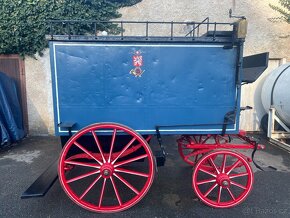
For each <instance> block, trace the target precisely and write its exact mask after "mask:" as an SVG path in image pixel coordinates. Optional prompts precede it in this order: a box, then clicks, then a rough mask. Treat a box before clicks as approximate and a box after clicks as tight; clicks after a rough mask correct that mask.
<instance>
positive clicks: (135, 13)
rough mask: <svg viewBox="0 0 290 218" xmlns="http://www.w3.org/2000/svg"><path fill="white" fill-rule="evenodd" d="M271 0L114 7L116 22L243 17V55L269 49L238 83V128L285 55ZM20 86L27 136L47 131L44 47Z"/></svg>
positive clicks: (286, 44) (289, 36) (253, 124)
mask: <svg viewBox="0 0 290 218" xmlns="http://www.w3.org/2000/svg"><path fill="white" fill-rule="evenodd" d="M277 2H278V1H277V0H236V1H234V0H163V1H161V0H143V1H142V2H140V3H139V4H137V5H135V6H132V7H126V8H122V9H120V12H121V13H122V15H123V16H122V18H121V20H140V21H144V20H145V21H146V20H150V21H196V22H198V21H202V20H203V19H204V18H205V17H210V20H211V21H213V22H215V21H216V22H232V21H233V19H230V18H228V10H229V8H233V9H234V11H233V12H234V14H236V15H244V16H246V17H247V19H248V22H249V26H248V35H247V38H246V44H245V51H244V54H245V56H246V55H250V54H255V53H260V52H265V51H269V52H270V58H272V60H271V61H270V63H269V68H268V69H267V71H266V72H265V74H264V75H263V76H262V77H261V78H259V79H258V80H257V81H256V82H255V83H253V84H251V85H245V86H243V91H242V105H243V106H246V105H251V106H253V107H254V110H251V111H246V112H243V114H242V116H241V128H243V129H245V130H249V131H255V130H259V125H260V124H259V122H260V119H261V117H262V116H263V114H265V111H264V109H263V107H262V104H261V100H260V92H261V87H262V84H263V81H264V79H265V76H266V75H267V74H268V73H270V72H271V70H272V69H274V68H276V67H277V66H278V65H279V64H280V61H279V59H282V58H288V60H289V58H290V26H289V24H286V23H271V22H270V21H269V20H268V18H271V17H276V16H280V14H278V13H276V12H275V11H273V10H272V9H271V8H270V7H269V6H268V5H269V3H272V4H277ZM125 29H126V32H125V34H129V35H130V34H136V33H141V31H143V32H142V34H144V28H143V27H142V29H141V28H140V27H137V26H125ZM150 31H152V33H154V32H155V33H158V34H160V33H164V34H167V33H168V31H169V28H167V27H164V28H161V29H160V28H157V27H154V26H152V27H151V28H150ZM184 32H185V29H184V27H177V28H176V29H175V33H176V34H184ZM25 69H26V84H27V101H28V113H29V114H28V116H29V129H30V134H32V135H42V134H53V132H54V130H53V111H52V94H51V78H50V65H49V55H48V51H45V52H44V56H43V57H37V60H35V59H33V58H26V60H25Z"/></svg>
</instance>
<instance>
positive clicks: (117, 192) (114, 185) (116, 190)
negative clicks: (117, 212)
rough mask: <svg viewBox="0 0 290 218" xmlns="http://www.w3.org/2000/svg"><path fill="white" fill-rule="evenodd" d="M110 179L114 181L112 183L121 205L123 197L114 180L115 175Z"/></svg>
mask: <svg viewBox="0 0 290 218" xmlns="http://www.w3.org/2000/svg"><path fill="white" fill-rule="evenodd" d="M110 179H111V182H112V185H113V188H114V191H115V194H116V197H117V199H118V202H119V205H120V206H121V205H122V200H121V197H120V194H119V191H118V189H117V187H116V184H115V182H114V179H113V177H110Z"/></svg>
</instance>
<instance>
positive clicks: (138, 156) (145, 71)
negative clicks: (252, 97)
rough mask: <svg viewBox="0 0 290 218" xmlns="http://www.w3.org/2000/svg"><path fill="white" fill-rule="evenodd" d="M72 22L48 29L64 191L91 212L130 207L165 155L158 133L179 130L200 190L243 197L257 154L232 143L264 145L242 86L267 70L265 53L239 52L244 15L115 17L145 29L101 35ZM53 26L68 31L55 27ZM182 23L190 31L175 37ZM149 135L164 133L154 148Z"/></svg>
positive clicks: (224, 203)
mask: <svg viewBox="0 0 290 218" xmlns="http://www.w3.org/2000/svg"><path fill="white" fill-rule="evenodd" d="M87 22H88V23H90V25H92V26H95V27H96V26H97V25H100V24H101V23H102V22H97V21H87ZM76 24H80V21H52V33H51V35H50V59H51V72H52V90H53V103H54V105H53V106H54V122H55V133H56V135H57V136H60V137H61V141H62V144H63V149H62V152H61V154H60V158H59V161H58V164H57V165H58V177H59V180H60V183H61V185H62V188H63V189H64V191H65V192H66V194H67V195H68V196H69V197H70V198H71V199H72V200H73V201H74V202H75V203H76V204H78V205H80V206H81V207H83V208H85V209H88V210H91V211H95V212H105V213H107V212H117V211H122V210H125V209H128V208H129V207H131V206H133V205H135V204H136V203H137V202H139V201H140V200H141V199H142V198H143V197H144V196H145V194H146V193H147V192H148V190H149V188H150V186H151V184H152V182H153V179H154V174H155V169H156V166H157V165H164V163H165V159H166V155H165V151H164V147H163V145H162V137H163V136H164V135H178V139H177V146H178V151H179V153H180V156H181V157H182V158H183V160H184V161H185V162H186V163H188V164H190V165H192V166H194V168H193V176H192V187H193V190H194V191H195V194H196V195H197V197H199V198H200V200H201V201H203V202H204V203H205V204H207V205H209V206H212V207H216V208H228V207H232V206H235V205H237V204H239V203H240V202H242V201H243V200H244V199H245V198H246V197H247V196H248V194H249V193H250V191H251V189H252V186H253V180H254V174H253V172H252V169H251V166H250V164H249V162H251V161H252V158H251V157H247V156H246V155H245V154H242V153H240V152H237V151H236V150H238V149H253V150H256V149H258V148H261V147H262V146H260V145H258V144H257V143H256V142H255V141H253V140H252V139H250V138H248V137H247V136H246V134H245V132H244V131H240V130H239V115H240V112H241V110H243V109H247V108H243V107H241V106H240V96H241V85H242V84H243V83H245V82H247V83H248V82H253V81H254V80H255V79H256V78H257V77H258V76H259V74H260V73H262V70H261V69H260V68H259V72H255V69H257V66H255V65H257V62H263V63H264V64H265V63H266V59H267V55H258V56H253V57H248V58H243V44H244V39H245V32H246V28H245V27H246V21H245V19H241V20H239V21H238V22H235V23H211V22H209V20H208V19H206V20H204V21H203V22H201V23H194V22H128V21H127V22H125V21H117V22H115V24H118V25H119V26H120V27H122V28H123V25H125V24H126V25H129V24H134V25H137V24H138V25H143V26H144V27H145V28H144V34H143V35H139V36H126V35H125V33H126V32H123V31H121V33H120V35H113V36H108V35H105V34H104V35H103V36H99V35H96V30H95V31H94V34H93V35H88V34H86V35H82V36H79V35H76V34H74V33H73V31H71V29H72V28H73V26H74V25H76ZM54 25H66V27H68V29H70V30H69V31H68V32H67V33H66V34H55V33H54V32H53V26H54ZM151 25H160V26H162V25H167V26H169V29H170V31H169V34H168V35H167V36H158V35H157V36H156V35H155V36H152V35H151V34H150V26H151ZM178 25H183V26H187V27H189V28H190V31H189V33H188V34H185V36H182V37H181V36H176V35H175V34H174V28H175V27H177V26H178ZM201 28H204V33H202V34H201V33H200V31H201ZM225 29H226V30H225ZM243 60H245V61H244V74H243ZM261 60H262V61H261ZM153 136H156V137H157V139H158V140H157V141H158V142H159V146H158V147H159V149H158V151H157V152H155V154H153V152H152V150H151V148H150V146H149V144H150V141H151V138H152V137H153ZM52 171H53V170H52ZM36 185H40V186H41V185H42V184H40V183H39V182H38V183H37V182H36ZM42 186H43V185H42ZM44 186H45V185H44ZM46 191H47V189H46ZM31 192H33V188H30V189H29V190H28V191H26V192H25V194H24V196H23V197H30V196H31ZM34 192H35V190H34ZM34 194H35V193H34Z"/></svg>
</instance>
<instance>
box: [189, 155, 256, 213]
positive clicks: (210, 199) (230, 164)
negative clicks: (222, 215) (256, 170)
mask: <svg viewBox="0 0 290 218" xmlns="http://www.w3.org/2000/svg"><path fill="white" fill-rule="evenodd" d="M205 164H210V165H211V166H212V167H213V168H214V170H208V169H207V168H206V167H205ZM253 181H254V174H253V171H252V169H251V166H250V165H249V163H248V162H247V161H246V160H245V159H244V158H243V156H242V155H240V154H238V153H236V152H232V151H228V150H220V151H214V152H211V153H209V154H207V155H205V156H203V157H202V158H201V159H200V160H199V161H198V163H197V164H196V167H195V169H194V171H193V176H192V187H193V189H194V191H195V193H196V195H197V196H198V197H199V199H200V200H201V201H202V202H204V203H205V204H207V205H209V206H211V207H215V208H229V207H234V206H236V205H238V204H239V203H241V202H242V201H243V200H245V199H246V197H247V196H248V195H249V193H250V191H251V189H252V186H253Z"/></svg>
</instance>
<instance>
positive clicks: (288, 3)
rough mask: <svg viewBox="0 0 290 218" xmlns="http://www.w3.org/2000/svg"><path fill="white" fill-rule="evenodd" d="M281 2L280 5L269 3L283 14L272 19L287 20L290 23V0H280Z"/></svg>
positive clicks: (277, 20) (274, 20)
mask: <svg viewBox="0 0 290 218" xmlns="http://www.w3.org/2000/svg"><path fill="white" fill-rule="evenodd" d="M279 4H280V6H276V5H272V4H270V5H269V6H270V7H271V8H272V9H273V10H275V11H278V12H279V13H280V14H281V15H282V16H281V17H275V18H270V21H273V22H281V21H285V22H287V23H289V24H290V0H279Z"/></svg>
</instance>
